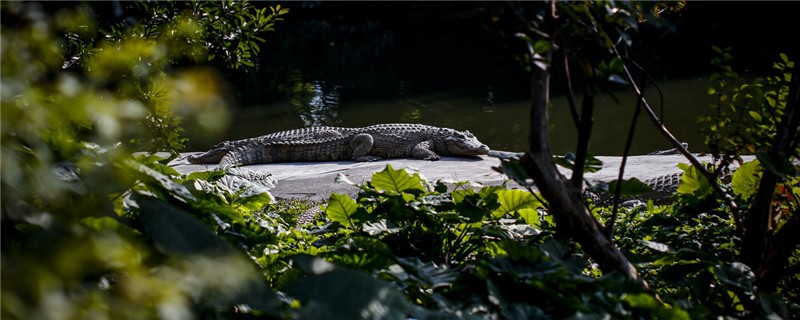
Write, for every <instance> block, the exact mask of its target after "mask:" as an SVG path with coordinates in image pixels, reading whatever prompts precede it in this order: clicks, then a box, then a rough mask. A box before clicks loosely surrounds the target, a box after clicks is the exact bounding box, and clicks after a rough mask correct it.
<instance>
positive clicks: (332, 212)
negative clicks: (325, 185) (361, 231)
mask: <svg viewBox="0 0 800 320" xmlns="http://www.w3.org/2000/svg"><path fill="white" fill-rule="evenodd" d="M357 210H358V204H357V203H356V201H355V200H353V199H351V198H350V197H349V196H347V195H346V194H339V193H334V194H331V197H330V201H329V202H328V207H327V209H325V214H326V215H327V216H328V218H329V219H331V221H336V222H339V223H341V224H342V225H343V226H345V227H348V228H353V227H354V226H353V221H352V220H353V219H352V217H353V215H355V213H356V211H357Z"/></svg>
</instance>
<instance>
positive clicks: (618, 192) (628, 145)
mask: <svg viewBox="0 0 800 320" xmlns="http://www.w3.org/2000/svg"><path fill="white" fill-rule="evenodd" d="M640 113H642V102H641V101H637V102H636V110H634V111H633V120H631V127H630V129H629V130H628V138H627V140H626V141H625V150H623V151H622V162H621V163H620V164H619V174H618V175H617V185H616V188H615V189H614V205H613V207H612V209H611V219H610V221H608V225H607V226H606V235H607V236H608V238H609V239H612V236H613V235H614V225H615V224H616V222H617V212H618V211H619V198H620V195H621V194H622V179H623V178H624V177H625V165H626V164H627V163H628V155H629V154H630V151H631V146H632V145H633V136H634V133H636V123H637V122H638V120H639V114H640Z"/></svg>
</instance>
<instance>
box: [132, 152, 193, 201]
mask: <svg viewBox="0 0 800 320" xmlns="http://www.w3.org/2000/svg"><path fill="white" fill-rule="evenodd" d="M125 163H126V164H127V165H128V166H129V167H130V168H133V169H134V170H136V171H138V172H140V173H142V174H144V175H145V176H146V177H149V178H151V181H154V182H155V183H156V184H155V185H152V186H154V187H157V188H163V189H164V190H166V191H167V192H169V193H170V194H171V195H173V196H178V197H179V198H181V199H183V200H185V201H197V199H195V197H194V196H193V195H192V193H191V192H190V191H189V189H187V188H186V187H185V186H184V185H182V184H179V183H177V182H175V181H173V180H172V178H170V177H169V176H167V175H165V174H162V173H160V172H157V171H155V170H153V169H151V168H149V167H147V166H145V165H143V164H141V163H138V162H135V161H131V160H127V161H125Z"/></svg>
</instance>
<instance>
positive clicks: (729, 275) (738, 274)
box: [714, 262, 756, 292]
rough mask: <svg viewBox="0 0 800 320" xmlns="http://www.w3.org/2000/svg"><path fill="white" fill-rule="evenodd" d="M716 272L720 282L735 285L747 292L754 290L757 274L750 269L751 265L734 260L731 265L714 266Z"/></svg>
mask: <svg viewBox="0 0 800 320" xmlns="http://www.w3.org/2000/svg"><path fill="white" fill-rule="evenodd" d="M714 274H715V275H716V276H717V278H718V279H719V281H720V282H722V283H724V284H727V285H729V286H733V287H736V288H739V289H742V290H745V291H746V292H752V291H753V280H754V279H755V277H756V276H755V274H753V272H752V271H750V267H748V266H747V265H746V264H744V263H741V262H733V263H731V265H730V266H721V265H716V266H714Z"/></svg>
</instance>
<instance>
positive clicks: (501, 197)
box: [492, 189, 542, 221]
mask: <svg viewBox="0 0 800 320" xmlns="http://www.w3.org/2000/svg"><path fill="white" fill-rule="evenodd" d="M497 200H498V201H499V202H500V207H499V208H497V209H496V210H494V211H492V217H494V218H495V219H499V218H501V217H502V216H503V215H505V214H506V213H513V212H516V211H519V210H522V209H536V208H538V207H540V206H541V205H542V203H541V202H539V200H537V199H536V197H534V196H533V195H532V194H531V193H530V192H528V191H525V190H519V189H511V190H500V191H498V192H497ZM527 215H530V214H529V213H527ZM537 221H538V217H537Z"/></svg>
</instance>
